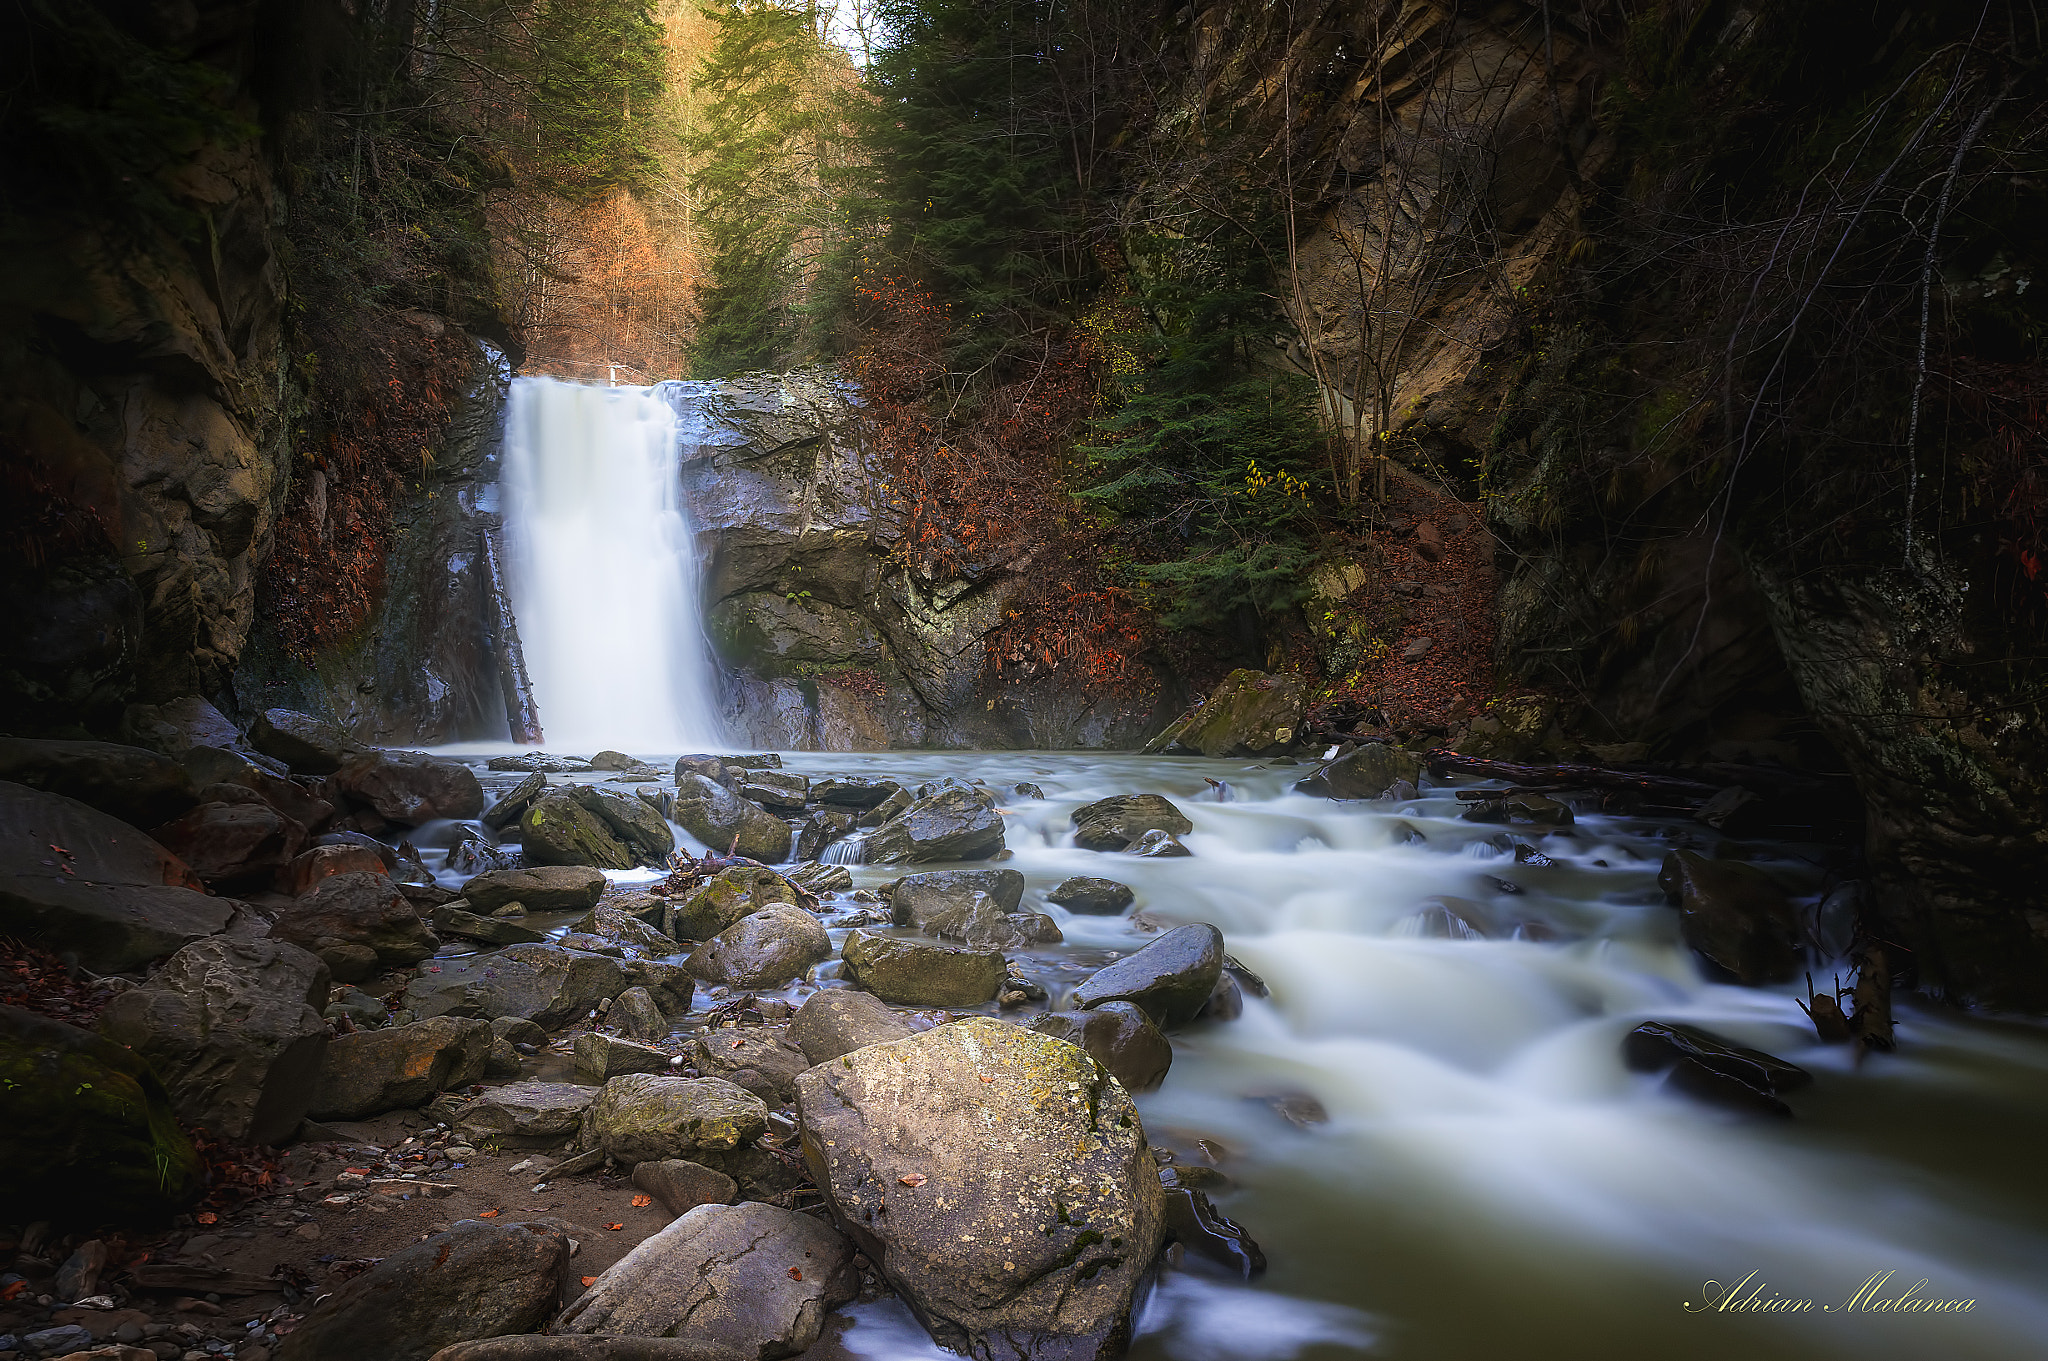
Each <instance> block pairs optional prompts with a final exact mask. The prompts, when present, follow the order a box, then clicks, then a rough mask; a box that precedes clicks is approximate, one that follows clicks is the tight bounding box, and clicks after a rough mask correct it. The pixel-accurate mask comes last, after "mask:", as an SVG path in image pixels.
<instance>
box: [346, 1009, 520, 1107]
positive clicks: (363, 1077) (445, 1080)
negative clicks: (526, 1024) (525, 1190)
mask: <svg viewBox="0 0 2048 1361" xmlns="http://www.w3.org/2000/svg"><path fill="white" fill-rule="evenodd" d="M492 1038H493V1036H492V1035H491V1028H490V1027H489V1026H488V1025H486V1024H484V1023H483V1022H482V1021H468V1020H461V1019H458V1018H456V1017H453V1016H437V1017H435V1018H433V1019H432V1020H426V1021H415V1022H413V1023H412V1024H411V1025H401V1026H389V1027H387V1028H385V1029H382V1030H369V1031H362V1032H359V1033H357V1034H354V1035H341V1036H337V1037H336V1038H335V1039H334V1040H333V1041H332V1042H330V1043H329V1044H328V1046H327V1062H326V1064H325V1066H324V1067H323V1068H322V1069H321V1072H320V1087H319V1091H318V1094H317V1095H315V1097H314V1098H313V1107H312V1109H311V1110H310V1111H308V1112H307V1114H309V1115H311V1116H312V1118H313V1119H315V1120H364V1119H368V1118H369V1117H370V1116H372V1115H379V1114H382V1113H383V1112H385V1111H395V1110H402V1109H404V1108H406V1107H409V1106H418V1105H422V1104H424V1103H425V1102H426V1101H427V1100H428V1099H429V1098H431V1097H432V1096H433V1095H434V1093H436V1092H440V1091H446V1090H449V1089H450V1088H457V1089H459V1088H463V1087H467V1086H469V1085H470V1084H471V1083H473V1082H477V1081H480V1080H481V1079H482V1078H483V1075H484V1065H485V1064H486V1063H487V1062H489V1060H490V1056H491V1040H492Z"/></svg>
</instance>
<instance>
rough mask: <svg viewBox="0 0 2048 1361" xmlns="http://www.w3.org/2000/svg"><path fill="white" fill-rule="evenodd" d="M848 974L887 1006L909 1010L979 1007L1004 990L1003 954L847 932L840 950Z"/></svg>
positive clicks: (966, 947)
mask: <svg viewBox="0 0 2048 1361" xmlns="http://www.w3.org/2000/svg"><path fill="white" fill-rule="evenodd" d="M840 958H841V959H842V960H844V961H845V968H846V976H847V978H848V980H849V981H851V982H852V983H853V984H854V985H855V986H857V987H860V988H862V989H865V990H866V991H868V992H871V993H873V994H874V995H875V996H877V997H879V998H881V999H882V1000H883V1001H884V1002H894V1003H896V1004H897V1005H899V1006H911V1007H978V1006H980V1005H982V1004H983V1003H984V1002H992V1001H994V1000H995V996H996V994H997V993H998V992H1000V991H1002V987H1003V974H1004V968H1005V966H1004V963H1003V952H1002V951H1000V950H979V949H974V948H971V947H968V946H963V945H939V944H936V943H934V942H932V941H925V940H913V939H909V938H907V937H903V936H882V935H877V934H875V933H873V932H870V931H859V930H856V931H849V932H848V933H847V936H846V943H845V945H843V946H842V947H841V948H840Z"/></svg>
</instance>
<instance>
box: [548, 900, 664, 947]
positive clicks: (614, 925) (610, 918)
mask: <svg viewBox="0 0 2048 1361" xmlns="http://www.w3.org/2000/svg"><path fill="white" fill-rule="evenodd" d="M569 929H570V930H572V931H581V932H587V933H588V934H590V935H593V936H599V937H602V938H603V939H605V940H609V941H613V942H616V943H617V944H620V945H625V946H630V947H631V948H632V949H635V950H638V951H641V952H643V953H645V954H649V955H654V956H661V955H673V954H679V953H681V951H682V947H681V946H680V945H678V944H677V943H676V942H675V941H673V940H671V939H669V938H668V937H667V936H664V935H663V934H661V932H659V931H657V930H655V929H654V928H653V927H651V926H649V925H647V923H645V922H643V921H641V920H640V919H639V918H638V917H635V916H633V915H631V914H630V913H626V912H621V911H619V910H618V909H617V908H615V907H606V906H605V905H603V904H602V903H600V904H599V905H598V906H596V907H593V908H591V909H590V911H588V912H586V913H584V914H583V917H582V919H581V920H580V921H576V922H573V923H571V924H570V927H569Z"/></svg>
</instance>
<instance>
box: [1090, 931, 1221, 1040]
mask: <svg viewBox="0 0 2048 1361" xmlns="http://www.w3.org/2000/svg"><path fill="white" fill-rule="evenodd" d="M1222 973H1223V933H1222V932H1221V931H1218V930H1217V929H1216V928H1215V927H1213V926H1210V925H1209V924H1207V923H1206V922H1197V923H1195V924H1194V925H1191V926H1177V927H1175V928H1174V929H1173V930H1171V931H1168V932H1167V933H1166V934H1165V935H1163V936H1161V937H1160V938H1159V939H1157V940H1155V941H1153V942H1152V943H1151V944H1150V945H1147V946H1146V947H1145V948H1144V949H1142V950H1139V951H1138V952H1137V953H1135V954H1133V955H1130V956H1129V957H1128V958H1125V959H1120V960H1118V961H1117V962H1116V963H1114V964H1112V965H1110V966H1109V967H1108V968H1106V969H1103V970H1100V971H1099V972H1097V973H1095V974H1093V975H1091V976H1090V977H1089V978H1088V979H1087V981H1085V982H1084V983H1082V984H1081V986H1080V987H1078V988H1076V989H1074V1005H1075V1006H1077V1007H1079V1008H1081V1009H1082V1010H1083V1011H1088V1010H1092V1009H1093V1008H1095V1007H1099V1006H1101V1005H1102V1004H1103V1003H1105V1002H1135V1003H1136V1004H1137V1005H1138V1006H1139V1007H1141V1008H1143V1009H1144V1011H1145V1014H1146V1015H1148V1016H1150V1017H1151V1018H1152V1019H1153V1020H1154V1021H1155V1022H1156V1023H1158V1024H1159V1025H1160V1026H1176V1025H1183V1024H1185V1023H1187V1022H1188V1021H1192V1020H1193V1019H1194V1018H1195V1016H1196V1014H1197V1013H1199V1012H1200V1011H1201V1009H1202V1007H1203V1005H1204V1004H1205V1003H1207V1002H1208V1000H1209V994H1210V993H1212V992H1213V991H1215V988H1216V980H1217V979H1218V978H1219V977H1220V976H1221V975H1222Z"/></svg>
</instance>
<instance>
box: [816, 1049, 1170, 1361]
mask: <svg viewBox="0 0 2048 1361" xmlns="http://www.w3.org/2000/svg"><path fill="white" fill-rule="evenodd" d="M797 1093H798V1098H797V1099H798V1107H799V1110H800V1112H801V1114H802V1121H803V1132H804V1137H803V1152H804V1162H805V1164H806V1165H807V1166H808V1167H809V1169H810V1172H811V1176H812V1178H813V1180H815V1181H816V1182H817V1184H818V1187H819V1188H820V1189H821V1190H823V1191H824V1192H825V1196H826V1201H827V1204H828V1205H829V1206H830V1207H831V1210H832V1214H833V1217H834V1218H835V1219H836V1220H837V1221H838V1223H839V1225H840V1227H841V1228H842V1229H844V1230H845V1231H846V1232H847V1234H848V1235H849V1236H850V1237H851V1238H852V1239H853V1240H854V1241H855V1243H856V1244H858V1245H859V1246H860V1248H861V1249H862V1250H863V1251H864V1252H866V1254H867V1255H868V1257H869V1259H870V1260H872V1261H873V1262H874V1263H875V1264H876V1265H877V1266H878V1267H880V1268H881V1271H882V1274H883V1275H884V1276H886V1277H887V1278H888V1280H889V1283H890V1284H891V1285H893V1286H894V1287H895V1288H896V1289H897V1291H898V1292H899V1293H900V1294H902V1295H903V1297H904V1298H905V1300H907V1301H908V1302H909V1304H910V1305H911V1307H912V1309H913V1310H915V1312H916V1313H917V1316H918V1317H919V1318H920V1319H921V1320H923V1321H924V1323H925V1325H926V1327H928V1328H929V1329H931V1332H932V1335H933V1337H934V1338H936V1339H937V1340H938V1341H939V1342H940V1343H941V1344H942V1345H944V1346H947V1347H951V1348H952V1349H954V1350H955V1351H961V1352H967V1353H969V1354H971V1355H974V1356H982V1357H1004V1358H1024V1357H1034V1358H1036V1357H1044V1358H1071V1359H1073V1361H1081V1359H1083V1358H1085V1359H1087V1361H1096V1359H1097V1358H1109V1357H1114V1356H1117V1355H1119V1354H1121V1352H1122V1350H1123V1348H1124V1346H1125V1345H1126V1344H1127V1343H1128V1341H1129V1338H1130V1330H1131V1305H1132V1298H1133V1295H1134V1293H1135V1291H1136V1290H1137V1288H1138V1286H1139V1285H1140V1284H1141V1283H1142V1282H1144V1281H1145V1280H1146V1279H1147V1277H1148V1276H1149V1275H1150V1272H1151V1269H1152V1262H1153V1258H1154V1256H1155V1255H1156V1254H1157V1253H1158V1250H1159V1246H1160V1241H1161V1238H1162V1235H1163V1232H1164V1228H1163V1215H1164V1208H1163V1206H1164V1196H1163V1193H1162V1190H1161V1187H1160V1183H1159V1171H1158V1168H1157V1166H1156V1165H1155V1164H1154V1163H1153V1160H1152V1154H1151V1151H1150V1149H1149V1148H1148V1147H1147V1146H1146V1142H1145V1131H1144V1126H1143V1125H1142V1124H1141V1123H1140V1121H1139V1119H1138V1113H1137V1110H1136V1108H1134V1107H1133V1106H1132V1104H1131V1099H1130V1097H1129V1096H1128V1095H1127V1094H1126V1093H1125V1091H1124V1089H1123V1088H1122V1087H1121V1086H1119V1085H1118V1084H1117V1083H1115V1082H1113V1081H1111V1080H1110V1076H1109V1074H1108V1073H1107V1072H1106V1071H1105V1070H1104V1069H1103V1068H1102V1066H1101V1065H1100V1064H1098V1063H1097V1062H1096V1061H1095V1060H1094V1059H1093V1058H1091V1057H1090V1056H1089V1055H1088V1053H1087V1052H1086V1051H1085V1050H1082V1049H1079V1048H1076V1047H1075V1046H1074V1045H1071V1044H1068V1043H1066V1042H1065V1041H1063V1040H1056V1039H1053V1038H1052V1037H1050V1036H1047V1035H1039V1034H1036V1033H1034V1032H1032V1031H1028V1030H1023V1029H1020V1028H1018V1027H1015V1026H1011V1025H1007V1024H1005V1023H1003V1022H1001V1021H996V1020H991V1019H988V1018H985V1017H975V1018H972V1019H969V1020H966V1021H962V1022H959V1023H957V1024H954V1025H944V1026H939V1027H938V1028H936V1029H934V1030H928V1031H926V1032H924V1033H923V1034H920V1035H914V1036H912V1037H911V1038H909V1039H907V1040H898V1041H896V1042H895V1043H893V1044H882V1045H875V1046H872V1047H870V1048H867V1049H860V1050H856V1051H855V1052H853V1053H851V1054H848V1055H846V1056H844V1057H843V1058H840V1059H838V1060H835V1061H834V1062H831V1063H827V1064H822V1065H820V1066H818V1067H816V1068H813V1069H811V1070H810V1071H809V1072H807V1073H805V1074H803V1075H802V1076H801V1077H799V1078H798V1079H797Z"/></svg>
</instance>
